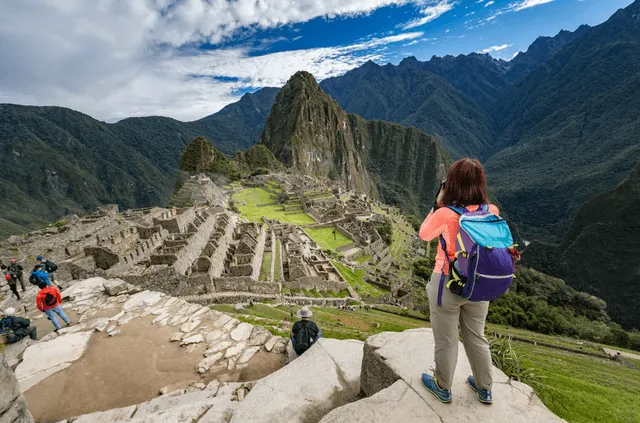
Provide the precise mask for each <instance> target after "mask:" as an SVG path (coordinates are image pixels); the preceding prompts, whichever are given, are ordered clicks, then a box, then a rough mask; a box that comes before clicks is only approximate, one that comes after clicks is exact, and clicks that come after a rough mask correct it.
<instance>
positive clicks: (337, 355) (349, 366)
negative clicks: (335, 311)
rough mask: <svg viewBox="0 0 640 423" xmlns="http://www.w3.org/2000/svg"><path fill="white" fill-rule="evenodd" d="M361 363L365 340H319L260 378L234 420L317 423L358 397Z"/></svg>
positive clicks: (256, 422) (241, 421) (243, 421)
mask: <svg viewBox="0 0 640 423" xmlns="http://www.w3.org/2000/svg"><path fill="white" fill-rule="evenodd" d="M361 362H362V342H360V341H354V340H347V341H339V340H335V339H320V341H318V343H317V344H315V345H314V346H313V347H312V348H311V349H309V350H308V351H307V352H305V353H304V354H303V355H302V356H300V357H299V358H297V359H296V360H295V361H293V362H291V363H290V364H289V365H287V366H286V367H284V368H282V369H281V370H279V371H277V372H276V373H273V374H271V375H269V376H267V377H266V378H264V379H262V380H260V381H259V382H258V383H257V384H256V386H255V387H254V388H253V390H252V391H251V392H250V393H249V395H248V396H247V398H246V399H245V400H244V401H243V402H242V404H241V405H240V407H238V409H237V410H236V411H235V413H234V414H233V418H232V419H231V421H230V422H231V423H259V422H264V423H266V422H276V421H286V422H288V423H307V422H317V421H319V420H320V419H321V418H322V416H324V415H325V414H327V413H328V412H329V411H331V410H332V409H334V408H336V407H339V406H341V405H344V404H347V403H349V402H351V401H354V400H355V399H356V398H357V396H358V393H359V392H360V364H361ZM267 404H268V406H265V405H267Z"/></svg>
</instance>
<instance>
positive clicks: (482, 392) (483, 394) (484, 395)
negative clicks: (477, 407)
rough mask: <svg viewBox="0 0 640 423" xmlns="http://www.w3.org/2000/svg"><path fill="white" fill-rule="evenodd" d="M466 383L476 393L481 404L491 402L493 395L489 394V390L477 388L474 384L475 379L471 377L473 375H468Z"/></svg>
mask: <svg viewBox="0 0 640 423" xmlns="http://www.w3.org/2000/svg"><path fill="white" fill-rule="evenodd" d="M467 383H468V384H469V386H470V387H471V389H473V390H474V391H476V394H477V395H478V401H480V402H481V403H483V404H493V397H492V396H491V391H487V390H486V389H480V388H478V387H477V386H476V381H475V379H474V378H473V376H469V377H468V378H467Z"/></svg>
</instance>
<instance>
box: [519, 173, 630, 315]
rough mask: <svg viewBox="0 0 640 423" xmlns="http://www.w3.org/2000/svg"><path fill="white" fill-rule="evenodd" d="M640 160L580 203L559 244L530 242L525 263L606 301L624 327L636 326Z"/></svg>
mask: <svg viewBox="0 0 640 423" xmlns="http://www.w3.org/2000/svg"><path fill="white" fill-rule="evenodd" d="M639 209H640V163H638V164H637V165H636V167H635V168H634V169H633V171H632V172H631V174H629V175H628V176H627V178H625V180H624V181H623V182H622V183H621V184H620V185H618V186H617V187H616V188H614V189H613V190H610V191H607V192H605V193H602V194H600V195H598V196H596V197H595V198H593V199H592V200H590V201H588V202H587V203H585V204H584V205H583V206H582V207H581V208H580V210H579V211H578V213H577V214H576V216H575V218H574V219H573V222H572V223H571V226H570V227H569V230H568V231H567V234H566V236H565V238H564V240H563V241H562V243H561V244H559V245H548V244H542V243H537V242H535V243H532V244H531V245H530V246H529V247H528V248H527V249H526V250H525V253H524V254H523V257H524V260H525V261H526V263H527V265H529V266H532V267H535V268H536V269H540V270H542V271H545V272H546V273H549V274H551V275H554V276H557V277H560V278H562V279H564V280H565V281H566V282H567V283H568V284H569V285H571V286H573V287H574V288H576V289H579V290H581V291H586V292H589V293H591V294H593V295H596V296H598V297H600V298H602V299H604V300H605V301H606V302H607V305H608V311H609V315H611V317H612V318H613V319H614V320H616V321H618V322H619V323H620V324H622V325H623V326H624V327H626V328H630V327H636V328H637V327H640V323H639V322H640V310H639V309H638V302H640V262H639V261H638V258H637V253H638V251H640V217H638V210H639Z"/></svg>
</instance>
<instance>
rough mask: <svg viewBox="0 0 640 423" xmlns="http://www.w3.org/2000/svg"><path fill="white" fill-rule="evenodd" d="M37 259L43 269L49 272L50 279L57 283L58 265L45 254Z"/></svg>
mask: <svg viewBox="0 0 640 423" xmlns="http://www.w3.org/2000/svg"><path fill="white" fill-rule="evenodd" d="M36 261H37V262H38V263H40V266H42V270H43V271H45V272H47V274H48V275H49V280H51V282H53V283H54V284H55V285H57V283H56V275H55V271H56V270H58V265H57V264H55V263H54V262H52V261H51V260H49V259H47V258H46V257H44V256H38V257H36Z"/></svg>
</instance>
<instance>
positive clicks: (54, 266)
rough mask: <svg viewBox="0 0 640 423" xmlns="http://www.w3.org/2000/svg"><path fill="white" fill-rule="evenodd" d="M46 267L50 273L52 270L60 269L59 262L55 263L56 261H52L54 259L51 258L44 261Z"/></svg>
mask: <svg viewBox="0 0 640 423" xmlns="http://www.w3.org/2000/svg"><path fill="white" fill-rule="evenodd" d="M44 267H45V269H44V270H46V271H47V272H49V273H51V272H55V271H56V270H58V265H57V264H55V263H54V262H52V261H49V260H47V261H46V262H45V263H44Z"/></svg>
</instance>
